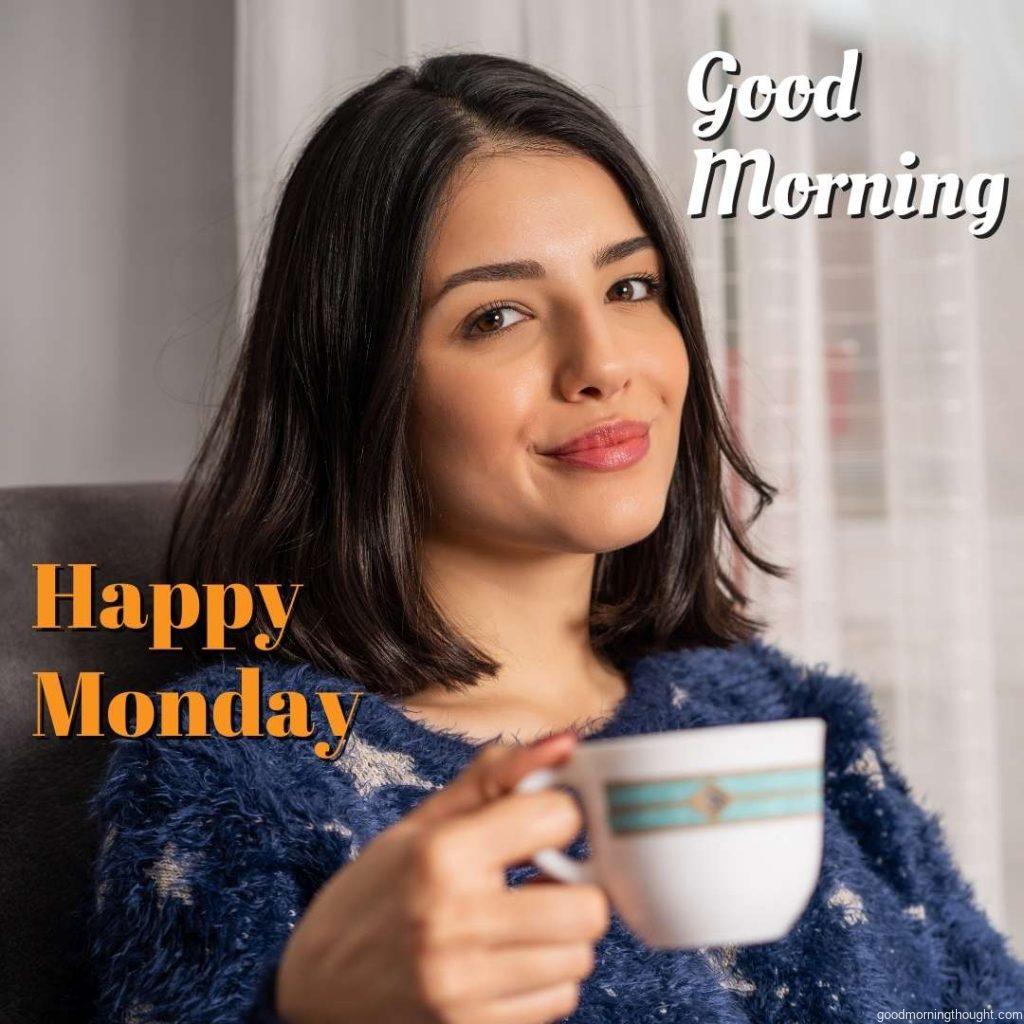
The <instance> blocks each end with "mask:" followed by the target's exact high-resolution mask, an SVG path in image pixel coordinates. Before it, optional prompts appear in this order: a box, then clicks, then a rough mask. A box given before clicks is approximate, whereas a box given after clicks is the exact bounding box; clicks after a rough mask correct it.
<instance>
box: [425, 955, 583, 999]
mask: <svg viewBox="0 0 1024 1024" xmlns="http://www.w3.org/2000/svg"><path fill="white" fill-rule="evenodd" d="M594 955H595V954H594V947H593V946H592V945H591V944H590V943H588V942H561V943H547V944H545V945H542V946H505V947H504V948H502V949H489V950H487V951H486V952H485V953H482V954H481V955H480V958H479V962H478V963H477V964H472V963H471V959H472V958H471V957H469V956H467V954H466V953H465V952H464V951H461V950H459V951H456V952H449V951H446V950H442V951H439V952H438V953H436V954H434V955H433V956H432V957H431V959H430V962H429V963H428V964H427V965H426V966H425V970H426V971H427V972H429V975H430V978H431V982H430V987H431V991H432V998H433V1001H434V1002H435V1003H436V1004H438V1005H442V1006H457V1005H458V1004H460V1003H479V1001H480V1000H481V999H488V1000H490V999H500V998H502V997H507V996H515V995H521V994H523V993H526V992H531V991H533V990H535V989H538V988H548V987H550V986H551V985H557V984H560V983H562V982H566V981H569V982H577V981H579V980H580V979H582V978H585V977H586V976H587V975H588V974H590V972H591V971H592V970H593V969H594Z"/></svg>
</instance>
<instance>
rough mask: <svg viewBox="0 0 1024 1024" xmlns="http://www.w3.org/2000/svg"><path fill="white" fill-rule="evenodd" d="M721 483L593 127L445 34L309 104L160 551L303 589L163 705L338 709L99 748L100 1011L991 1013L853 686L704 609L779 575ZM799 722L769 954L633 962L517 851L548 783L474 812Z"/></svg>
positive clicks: (606, 134)
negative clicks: (275, 632) (189, 698)
mask: <svg viewBox="0 0 1024 1024" xmlns="http://www.w3.org/2000/svg"><path fill="white" fill-rule="evenodd" d="M581 437H582V438H583V440H580V438H581ZM723 461H724V462H725V463H728V465H729V466H730V467H731V469H732V471H733V472H734V473H735V474H736V476H737V477H738V478H739V480H740V481H742V482H743V483H744V484H745V485H747V486H749V487H750V488H752V489H753V491H754V492H755V494H756V496H757V509H756V511H755V516H756V514H757V512H759V511H760V510H761V508H762V507H763V506H764V505H765V504H766V503H767V502H769V501H770V500H771V497H772V495H773V493H774V490H773V488H771V487H770V486H769V485H768V484H767V483H765V482H764V481H763V480H761V479H760V477H759V476H758V475H757V473H756V472H755V470H754V468H753V467H752V466H751V464H750V462H749V461H748V460H747V458H746V457H745V455H744V454H743V452H742V451H741V449H740V447H739V446H738V444H737V443H736V441H735V440H734V439H733V437H732V435H731V433H730V430H729V427H728V424H727V420H726V417H725V415H724V413H723V411H722V408H721V401H720V398H719V394H718V391H717V388H716V384H715V381H714V377H713V373H712V369H711V366H710V363H709V359H708V352H707V346H706V343H705V339H704V335H703V330H702V326H701V319H700V313H699V305H698V299H697V295H696V292H695V288H694V284H693V280H692V277H691V274H690V270H689V266H688V263H687V259H686V256H685V251H684V248H683V245H682V242H681V239H680V234H679V229H678V226H677V225H676V224H675V222H674V220H673V217H672V215H671V213H670V210H669V207H668V206H667V204H666V202H665V200H664V199H663V198H662V197H661V195H660V194H659V191H658V189H657V187H656V186H655V184H654V183H653V181H652V179H651V176H650V175H649V173H648V171H647V170H646V169H645V167H644V165H643V163H642V161H641V160H640V158H639V157H638V155H637V154H636V152H635V151H634V149H633V148H632V147H631V145H630V144H629V143H628V142H627V141H626V139H625V138H624V136H623V135H622V133H621V132H620V130H619V129H618V128H617V127H616V126H615V125H614V124H613V123H612V122H611V121H610V120H609V119H608V117H607V115H606V114H604V113H603V112H602V111H601V110H600V109H599V108H597V107H596V106H595V105H593V104H592V103H590V102H589V101H588V100H586V99H585V98H583V97H582V96H580V95H579V94H577V93H576V92H574V91H573V90H571V89H570V88H568V87H567V86H565V85H563V84H562V83H560V82H558V81H556V80H555V79H553V78H551V77H549V76H548V75H546V74H544V73H542V72H541V71H539V70H537V69H536V68H533V67H531V66H529V65H527V64H522V63H518V62H515V61H512V60H506V59H503V58H499V57H495V56H489V55H478V54H460V55H449V56H442V57H436V58H433V59H430V60H427V61H426V62H424V63H423V64H422V65H421V66H420V67H419V68H418V69H416V70H410V69H407V68H397V69H395V70H393V71H390V72H388V73H387V74H384V75H382V76H381V77H379V78H378V79H376V80H375V81H373V82H371V83H370V84H369V85H367V86H365V87H364V88H362V89H360V90H359V91H357V92H356V93H354V94H353V95H352V96H350V97H349V98H347V99H346V100H345V101H344V102H343V103H341V104H340V105H339V106H338V107H337V108H336V109H335V110H334V111H333V112H332V113H331V114H330V115H329V116H328V117H327V118H326V119H325V120H324V121H323V122H322V124H321V125H320V126H319V127H318V129H317V130H316V132H315V133H314V135H313V136H312V138H311V140H310V141H309V143H308V145H307V146H306V148H305V150H304V152H303V153H302V155H301V157H300V159H299V160H298V161H297V163H296V165H295V167H294V169H293V171H292V173H291V175H290V177H289V180H288V183H287V186H286V188H285V190H284V193H283V195H282V198H281V201H280V205H279V209H278V211H277V215H276V220H275V223H274V228H273V233H272V237H271V240H270V245H269V249H268V254H267V259H266V265H265V268H264V271H263V276H262V280H261V284H260V288H259V293H258V298H257V302H256V305H255V309H254V311H253V314H252V318H251V322H250V324H249V328H248V332H247V336H246V340H245V345H244V347H243V350H242V353H241V356H240V359H239V362H238V365H237V369H236V372H235V375H234V378H233V380H232V382H231V385H230V388H229V392H228V395H227V398H226V400H225V402H224V403H223V405H222V408H221V410H220V413H219V415H218V418H217V420H216V422H215V424H214V427H213V429H212V431H211V434H210V435H209V437H208V439H207V441H206V443H205V444H204V446H203V448H202V450H201V452H200V454H199V457H198V459H197V462H196V464H195V466H194V467H193V471H192V474H191V476H190V480H189V483H188V487H187V488H186V490H185V492H184V494H183V499H182V505H181V508H180V510H179V518H178V520H177V523H176V529H175V532H174V536H173V538H172V544H171V558H170V562H169V567H168V571H169V575H170V578H172V579H190V580H193V581H196V582H213V581H242V582H256V581H268V580H269V581H274V582H281V583H291V582H301V583H302V584H303V590H302V591H301V593H300V597H299V599H298V601H297V603H296V606H295V609H294V611H293V615H292V619H291V624H290V626H289V629H288V632H287V634H286V637H285V640H284V642H283V644H282V647H281V648H280V649H278V650H276V651H274V652H273V653H272V654H271V655H269V656H268V655H260V656H258V657H257V658H255V659H254V658H252V657H249V656H248V655H247V654H245V653H243V652H241V651H240V652H239V654H238V656H237V658H234V659H233V661H232V663H230V664H229V663H227V662H224V663H220V664H214V665H211V666H209V667H207V668H206V669H203V670H201V671H199V672H198V673H197V674H196V675H194V676H193V677H191V678H189V679H187V680H184V681H181V682H179V684H178V685H176V686H175V689H196V690H199V691H201V692H205V693H207V694H214V693H216V692H219V691H221V690H223V689H225V688H227V687H230V686H234V685H235V684H236V681H237V677H236V675H235V664H236V663H237V664H250V663H256V664H259V665H261V667H262V675H263V681H264V686H265V687H266V688H267V689H268V690H282V689H290V690H295V691H298V692H301V693H305V694H308V695H313V694H315V693H316V692H317V691H325V690H330V691H335V692H342V693H345V692H352V691H353V690H356V691H363V692H364V693H365V696H364V697H363V698H362V700H361V702H360V705H359V709H358V714H357V717H356V719H355V722H354V725H353V728H352V732H351V734H350V736H349V738H348V741H347V744H346V747H345V750H344V753H343V754H342V755H341V756H340V757H339V758H338V759H337V761H334V762H330V761H326V760H320V759H318V758H316V757H315V756H314V754H313V753H312V752H311V744H310V743H309V742H307V741H303V742H302V743H287V742H283V741H280V740H276V741H275V740H271V739H268V738H261V739H240V740H230V739H216V738H211V739H209V740H205V739H182V740H173V739H164V740H159V739H155V738H154V739H142V740H135V741H121V742H119V743H118V744H117V748H116V750H115V752H114V754H113V756H112V759H111V762H110V766H109V769H108V774H107V777H106V780H105V782H104V785H103V788H102V790H101V792H100V793H99V794H98V795H97V798H96V810H97V813H98V815H99V817H100V820H101V822H102V823H103V825H104V827H105V830H106V833H105V835H106V838H105V841H104V845H103V850H102V853H101V857H100V861H99V865H98V876H97V909H96V914H95V919H94V922H93V925H94V932H93V933H94V949H93V952H94V955H95V958H96V964H97V970H98V971H99V972H100V1006H101V1016H102V1019H103V1020H110V1021H114V1020H118V1021H132V1022H135V1024H141V1022H145V1021H148V1022H156V1021H175V1022H177V1024H183V1022H188V1021H204V1022H212V1021H223V1022H228V1021H257V1020H262V1021H271V1020H282V1021H285V1022H288V1024H306V1022H313V1021H317V1022H321V1021H322V1022H332V1024H345V1022H355V1021H359V1022H363V1021H375V1022H376V1021H381V1022H390V1021H395V1022H399V1021H400V1022H419V1021H424V1022H425V1021H444V1022H459V1024H462V1022H473V1024H489V1022H490V1024H498V1022H503V1024H512V1022H523V1024H525V1022H541V1021H552V1020H558V1019H562V1018H565V1017H566V1016H567V1015H571V1020H573V1021H602V1022H603V1021H630V1022H638V1021H692V1020H701V1021H717V1022H734V1021H750V1020H754V1021H770V1020H800V1021H811V1020H815V1021H817V1020H825V1019H829V1020H837V1021H858V1022H860V1021H864V1020H868V1019H872V1020H874V1019H879V1018H877V1017H876V1014H878V1013H882V1012H884V1011H887V1010H898V1009H902V1008H913V1009H938V1008H946V1007H954V1006H959V1007H960V1008H962V1009H965V1010H967V1009H980V1008H982V1007H983V1006H984V1005H986V1004H991V1005H993V1006H995V1007H997V1008H1006V1009H1012V1008H1014V1007H1017V1008H1021V1007H1024V968H1022V967H1021V965H1020V964H1019V963H1018V962H1017V961H1016V960H1014V959H1013V957H1012V956H1011V955H1010V953H1009V951H1008V950H1007V948H1006V942H1005V939H1004V938H1003V936H1001V935H1000V934H999V933H998V932H996V931H995V930H994V929H993V928H992V926H991V924H990V923H989V921H988V920H987V918H986V917H985V915H984V913H983V912H982V911H981V910H980V909H978V907H977V905H976V904H975V902H974V899H973V894H972V892H971V890H970V889H969V887H968V886H967V885H966V883H965V882H964V880H963V879H962V877H961V875H960V874H959V872H958V871H957V868H956V866H955V865H954V863H953V862H952V860H951V858H950V855H949V852H948V849H947V846H946V843H945V838H944V836H943V835H942V831H941V828H940V826H939V824H938V822H937V820H936V819H935V818H934V817H933V816H930V815H927V814H926V813H925V812H924V811H923V810H922V809H921V808H919V807H918V805H917V804H916V803H915V802H914V800H913V798H912V796H911V794H910V792H909V790H908V788H907V785H906V782H905V781H904V779H903V778H902V776H901V775H900V774H899V772H898V770H897V769H895V768H894V767H893V766H892V765H891V764H890V763H889V761H888V760H887V758H886V756H885V753H884V751H883V739H882V736H881V728H880V724H879V722H878V719H877V715H876V712H875V709H874V707H873V705H872V703H871V699H870V697H869V695H868V692H867V690H866V688H865V687H864V686H863V684H862V683H860V682H859V681H858V680H856V679H854V678H851V677H848V676H842V675H830V674H828V673H826V672H825V671H823V670H822V669H807V668H805V667H803V666H800V665H798V664H795V663H794V662H793V661H791V660H790V659H789V658H787V657H786V656H785V655H783V654H782V653H781V652H780V651H778V650H777V649H775V648H774V647H771V646H770V645H767V644H765V643H764V642H763V641H761V640H760V639H758V636H757V632H758V629H759V628H760V627H761V625H762V624H761V623H759V622H757V621H756V620H754V619H751V618H749V617H748V616H746V615H745V614H744V613H743V607H744V605H745V603H746V600H745V597H744V595H743V593H742V591H741V590H740V588H739V586H738V585H737V582H736V580H735V579H734V578H733V575H734V574H733V571H732V570H731V569H730V568H729V567H731V566H735V565H737V564H738V563H739V562H741V561H742V562H747V563H750V565H752V566H753V567H755V568H756V569H758V570H761V571H765V572H770V573H774V574H781V572H782V570H781V569H779V568H778V567H776V566H774V565H772V564H771V563H769V562H766V561H765V560H763V559H762V558H761V557H760V556H759V555H758V554H757V553H756V552H755V551H754V550H753V549H752V548H751V546H750V545H749V544H748V542H747V540H746V536H745V529H746V527H747V526H748V525H749V523H742V522H740V521H739V520H738V519H737V517H736V516H735V514H734V513H733V510H732V509H731V508H730V505H729V504H728V502H727V501H726V499H725V489H724V486H723V476H722V468H723V467H722V463H723ZM720 542H721V544H722V549H721V550H720V549H719V547H718V545H719V543H720ZM262 626H263V624H262V623H259V622H257V623H255V624H254V627H253V629H254V631H255V630H258V629H260V628H262ZM313 703H314V704H315V702H313ZM807 715H820V716H821V717H824V718H825V719H826V720H827V723H828V740H827V751H826V757H827V761H826V770H827V787H826V790H827V791H826V834H825V856H824V864H823V868H822V874H821V878H820V880H819V883H818V887H817V889H816V891H815V894H814V896H813V898H812V901H811V903H810V904H809V906H808V908H807V910H806V912H805V913H804V915H803V916H802V917H801V919H800V921H799V922H798V923H797V925H796V926H795V927H794V928H793V929H792V930H791V932H790V933H789V934H788V935H787V936H785V937H784V938H783V939H781V940H779V941H777V942H773V943H767V944H762V945H759V946H750V947H745V948H742V949H738V948H735V947H726V948H720V949H701V950H691V951H672V950H669V951H665V950H662V951H652V950H650V949H647V948H646V947H645V946H644V945H643V944H642V943H641V942H640V941H639V940H637V939H636V938H635V937H634V936H633V935H632V934H631V933H630V932H629V931H628V930H627V929H626V928H625V926H624V925H623V924H622V922H621V921H620V920H619V919H618V917H617V916H616V915H615V914H614V913H613V912H612V911H611V908H610V907H609V905H608V902H607V899H606V897H605V896H604V894H603V892H602V891H601V890H600V889H599V888H597V887H595V886H591V885H561V884H557V883H552V882H545V881H544V880H542V879H537V876H536V872H535V871H533V870H532V869H531V867H530V865H529V858H530V856H531V855H532V854H533V853H534V852H536V851H537V850H539V849H541V848H543V847H546V846H552V845H554V846H564V845H566V844H569V843H570V841H573V842H572V846H571V850H572V852H574V853H576V854H577V855H579V854H583V853H585V852H586V849H587V844H586V835H585V834H578V833H579V830H580V827H581V825H582V821H581V818H580V815H579V812H578V810H577V808H576V805H575V803H574V801H573V800H572V798H571V797H569V796H568V795H567V794H566V793H565V792H546V793H539V794H530V795H525V794H516V793H513V792H512V789H513V787H514V786H515V784H516V782H517V781H518V780H519V779H520V778H522V777H523V776H524V775H525V774H526V773H527V772H529V771H531V770H532V769H533V768H535V767H538V766H542V765H552V764H555V763H558V762H561V761H563V760H564V759H565V758H566V756H567V755H568V754H569V752H570V751H571V748H572V746H573V745H574V744H575V743H578V742H587V741H588V740H590V739H592V738H594V737H598V736H601V737H606V736H616V735H626V734H629V733H638V732H654V731H659V730H662V729H675V728H686V727H694V726H703V725H713V724H720V723H725V722H733V721H765V720H771V719H778V718H787V717H801V716H807ZM315 726H316V728H317V729H318V730H323V729H325V727H326V723H324V722H323V721H321V720H319V719H318V720H317V721H316V722H315ZM574 837H575V839H574ZM533 881H540V882H541V884H523V883H526V882H533Z"/></svg>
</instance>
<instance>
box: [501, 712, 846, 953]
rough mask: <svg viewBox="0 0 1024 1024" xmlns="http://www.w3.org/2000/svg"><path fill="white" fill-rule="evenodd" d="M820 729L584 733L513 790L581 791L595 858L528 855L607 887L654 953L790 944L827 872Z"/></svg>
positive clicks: (557, 872) (785, 726)
mask: <svg viewBox="0 0 1024 1024" xmlns="http://www.w3.org/2000/svg"><path fill="white" fill-rule="evenodd" d="M825 726H826V723H825V720H824V719H823V718H790V719H782V720H779V721H772V722H747V723H741V724H737V725H715V726H706V727H703V728H693V729H679V730H674V731H671V732H660V733H649V734H646V735H641V736H622V737H614V738H611V739H603V740H590V741H587V740H584V741H583V742H580V743H578V744H577V745H576V746H575V748H574V749H573V753H572V755H571V757H570V759H569V761H567V762H566V764H564V765H562V766H559V767H557V768H541V769H538V770H537V771H534V772H531V773H530V774H529V775H526V776H524V778H522V779H521V780H520V781H519V784H518V785H517V786H516V790H517V791H518V792H521V793H533V792H537V791H538V790H542V789H548V788H550V787H554V786H566V787H569V788H570V789H572V790H575V792H576V793H577V794H578V796H579V798H580V803H581V805H582V808H583V814H584V819H585V825H586V829H587V836H588V840H589V846H590V850H591V852H592V856H591V859H590V860H587V861H579V860H575V859H574V858H572V857H569V856H567V855H566V854H564V853H562V852H561V851H560V850H554V849H546V850H541V851H539V852H538V853H537V855H536V856H535V857H534V858H533V860H534V863H535V864H536V865H537V867H538V868H540V869H541V870H542V871H543V872H545V873H546V874H548V875H550V876H551V877H553V878H556V879H558V880H560V881H563V882H593V883H596V884H598V885H600V886H602V887H603V888H604V889H605V891H606V892H607V893H608V897H609V899H610V900H611V903H612V905H613V907H614V908H615V910H616V911H617V912H618V913H619V915H620V916H621V917H622V919H623V920H624V921H625V923H626V924H627V925H628V926H629V928H630V929H631V930H632V931H633V932H634V933H635V934H636V935H638V936H639V937H640V938H641V939H643V940H644V942H646V943H647V944H648V945H649V946H652V947H656V948H663V949H667V948H676V949H697V948H700V947H704V946H721V945H729V944H731V945H750V944H753V943H759V942H771V941H773V940H775V939H779V938H782V937H783V936H784V935H785V934H786V933H787V932H788V931H789V930H790V928H792V926H793V925H794V924H795V923H796V922H797V920H798V919H799V918H800V916H801V914H802V913H803V911H804V909H805V907H806V906H807V903H808V902H809V900H810V898H811V895H812V894H813V892H814V888H815V886H816V884H817V881H818V877H819V874H820V871H821V861H822V853H823V845H824V818H823V813H822V802H823V797H824V760H825Z"/></svg>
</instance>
